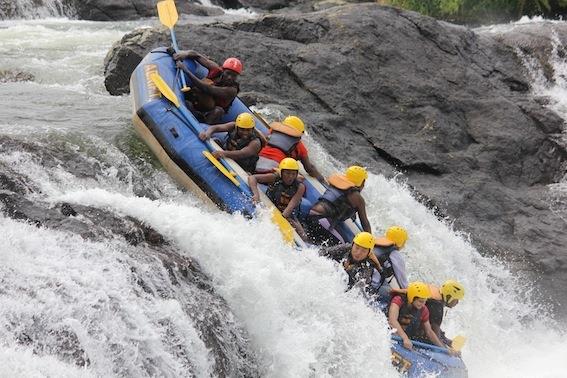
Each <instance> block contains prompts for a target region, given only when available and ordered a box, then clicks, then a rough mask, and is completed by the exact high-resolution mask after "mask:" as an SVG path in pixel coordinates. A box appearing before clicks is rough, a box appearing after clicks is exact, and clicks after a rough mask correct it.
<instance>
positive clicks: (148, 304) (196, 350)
mask: <svg viewBox="0 0 567 378" xmlns="http://www.w3.org/2000/svg"><path fill="white" fill-rule="evenodd" d="M134 25H135V23H133V24H124V23H120V24H118V23H88V22H76V21H68V20H48V21H45V20H44V21H34V22H31V21H30V22H16V21H10V22H5V23H0V53H2V54H4V56H6V57H7V58H6V59H4V60H2V61H1V63H0V69H21V70H24V71H28V72H31V73H32V74H34V75H35V76H36V81H34V82H29V83H9V84H4V85H2V86H1V87H0V134H2V135H6V134H10V135H13V134H16V135H17V136H18V137H20V138H24V137H25V138H26V139H29V140H32V141H34V142H38V141H40V142H41V141H43V142H42V143H45V144H46V147H49V146H52V145H51V144H50V143H51V141H52V140H53V139H61V140H63V141H65V143H64V144H65V145H66V146H68V148H71V149H76V150H77V151H81V152H83V151H84V153H87V154H89V152H90V153H91V154H90V155H89V156H90V159H93V160H95V161H98V162H99V163H100V165H101V166H102V167H103V169H102V171H101V172H102V173H101V174H98V175H97V176H96V177H95V178H94V179H93V178H84V177H78V176H75V175H74V174H72V173H70V172H68V171H66V170H65V169H64V168H63V167H61V166H59V167H58V166H53V167H45V166H44V165H43V164H42V161H41V159H39V158H37V157H34V155H33V154H31V155H30V154H29V153H26V152H5V151H0V162H1V163H4V164H7V165H9V166H10V167H11V168H12V169H14V170H16V171H17V172H19V173H20V174H22V175H24V176H26V177H29V180H31V181H32V182H33V183H34V184H35V185H37V186H38V187H39V188H40V189H41V194H40V195H37V194H36V195H31V196H30V199H32V200H38V199H42V200H46V201H51V202H53V203H55V202H56V201H60V200H65V201H68V202H72V203H79V204H83V205H92V206H98V207H103V208H108V209H111V210H113V211H116V212H118V213H120V214H123V215H130V216H133V217H135V218H138V219H140V220H141V221H143V222H145V223H146V224H148V225H150V226H152V227H154V228H155V229H156V230H157V231H159V232H160V233H162V234H163V235H164V236H165V237H166V238H167V239H168V240H170V241H171V242H172V243H173V244H174V246H175V247H176V248H178V249H179V251H180V252H181V253H183V254H185V255H187V256H190V257H192V258H194V259H196V260H197V261H198V262H199V263H200V264H201V266H202V268H203V270H204V271H205V273H206V274H207V275H208V276H209V277H211V279H212V280H213V283H214V286H215V288H216V290H217V291H218V292H219V293H220V294H221V295H222V296H223V297H224V298H225V300H226V301H227V302H228V304H229V306H230V307H231V309H232V310H233V312H234V314H235V315H236V317H237V318H238V319H239V321H240V322H241V323H242V324H243V326H244V328H245V329H246V330H247V332H248V334H249V336H250V339H251V340H250V341H251V343H252V345H253V348H254V350H255V352H256V353H257V354H258V357H259V363H260V365H261V371H262V375H264V376H270V377H288V376H317V377H318V376H336V377H338V376H341V377H342V376H360V377H363V376H378V375H379V376H384V377H388V376H396V375H397V374H396V373H395V372H394V371H393V369H392V368H391V367H390V359H389V337H388V330H387V327H386V321H385V319H384V317H383V316H382V315H380V314H376V313H374V312H372V311H371V310H369V309H368V308H367V307H366V306H365V305H364V303H363V301H362V299H361V298H359V297H358V296H357V295H356V293H345V292H344V288H345V283H344V279H345V277H344V274H343V273H342V272H341V269H340V268H339V267H337V266H336V265H335V264H333V263H331V262H329V261H327V260H325V259H323V258H320V257H318V256H317V255H316V253H315V251H311V250H308V251H303V252H297V251H294V250H292V249H290V248H287V247H285V246H283V245H282V244H281V243H280V241H279V235H278V232H277V231H276V230H275V228H274V227H273V226H272V225H271V224H270V223H269V222H268V221H266V219H259V220H256V221H253V222H249V221H246V220H245V219H243V218H242V217H240V216H238V215H228V214H224V213H219V212H208V211H204V210H203V209H201V208H200V205H199V203H198V202H197V201H196V200H195V199H194V198H192V197H191V196H189V195H187V194H183V193H181V192H180V191H179V190H177V189H176V188H175V186H174V185H173V183H172V182H171V180H169V179H168V178H167V176H166V175H165V174H163V172H159V171H158V172H155V171H154V172H152V173H151V174H150V175H149V176H147V177H146V178H145V179H147V180H148V183H147V185H148V186H149V189H148V190H149V191H150V192H151V193H152V196H151V197H152V198H154V199H150V198H142V197H139V196H138V195H137V191H136V190H135V185H134V184H133V181H136V180H139V178H136V177H134V178H133V179H130V178H129V174H128V172H132V173H131V174H130V176H136V168H135V167H137V166H138V162H137V161H136V160H137V159H140V158H141V156H143V155H139V154H137V153H131V151H130V150H128V149H126V151H125V149H123V148H121V141H122V139H124V137H123V135H124V134H126V135H130V134H129V130H130V129H131V126H130V121H129V118H130V105H129V98H127V97H118V98H112V97H110V96H108V95H106V94H105V92H104V89H103V87H102V59H103V57H104V54H105V53H106V51H107V49H108V48H109V47H110V45H111V43H112V42H113V41H114V40H116V39H119V38H120V37H121V35H122V34H123V33H124V32H125V31H127V30H130V29H131V27H132V26H134ZM136 25H140V24H136ZM47 67H48V68H47ZM30 98H32V99H33V103H32V104H30V101H29V99H30ZM85 98H86V99H87V100H88V101H84V100H85ZM46 136H48V137H46ZM125 139H127V140H129V141H130V143H132V142H131V139H132V138H125ZM308 142H309V147H310V149H311V151H317V159H316V163H317V164H319V165H321V166H322V167H323V171H325V172H326V173H330V172H332V171H334V170H335V169H337V167H344V164H346V163H348V162H336V161H334V160H333V158H332V157H331V156H330V155H329V154H328V153H327V152H325V151H324V149H323V148H322V147H321V146H318V145H316V144H315V143H313V142H312V140H311V139H310V138H308ZM119 147H120V148H119ZM92 150H95V151H96V153H93V152H92ZM124 151H125V152H126V155H125V154H124V153H123V152H124ZM130 164H131V165H132V166H133V167H130ZM113 167H114V169H113ZM121 172H126V173H121ZM363 193H364V195H365V197H366V198H367V202H368V204H369V213H370V214H371V216H370V220H371V222H372V225H373V227H374V229H375V230H376V233H379V232H383V231H384V230H385V229H386V228H387V227H388V226H390V225H392V224H399V225H402V226H404V227H406V228H407V229H408V231H409V233H410V240H409V242H408V244H407V247H406V248H405V249H404V254H405V255H406V257H407V261H408V270H409V273H410V278H411V279H420V280H425V281H429V282H432V283H441V282H442V281H443V280H445V279H447V278H455V279H459V280H461V281H462V282H463V283H464V284H465V285H466V288H467V294H466V298H465V300H464V301H462V303H460V304H459V305H458V306H457V307H456V308H455V309H453V310H450V311H449V312H448V315H447V316H446V320H445V322H444V328H445V329H446V331H447V333H448V334H449V335H450V336H454V335H456V334H464V335H465V336H467V338H468V341H467V344H466V346H465V349H464V351H463V357H464V360H465V362H466V364H467V366H468V368H469V373H470V376H471V377H518V376H525V377H563V376H566V375H567V361H566V360H565V358H564V356H565V353H566V352H567V350H566V349H567V348H566V346H565V342H564V341H562V340H564V337H565V329H564V328H561V327H562V326H559V325H556V324H555V323H554V322H553V321H552V320H551V318H550V317H549V316H547V315H546V314H545V311H544V310H543V309H541V308H539V307H538V305H537V304H536V301H535V300H533V299H532V296H535V295H537V293H532V292H531V290H530V284H529V282H524V281H523V280H522V277H518V276H514V275H513V274H511V273H510V272H509V270H508V269H507V268H506V267H505V266H504V265H503V264H501V263H499V262H498V260H496V259H491V258H486V257H483V256H481V255H480V254H479V253H478V252H477V251H476V250H475V249H474V248H473V247H472V246H471V245H470V244H469V243H468V242H467V238H466V236H464V235H460V234H458V233H456V232H454V231H453V230H452V229H451V226H450V224H448V223H446V222H442V221H440V220H438V219H437V218H436V217H435V216H434V215H433V214H432V213H431V211H429V210H427V209H426V208H424V207H423V206H422V205H421V204H419V203H418V202H417V201H416V200H415V199H414V198H413V197H412V196H411V194H410V192H409V191H408V190H407V188H406V187H405V186H404V185H403V183H399V182H397V181H395V180H387V179H386V178H384V177H383V176H380V175H371V176H370V178H369V180H368V184H367V186H366V188H365V190H364V192H363ZM0 232H1V233H2V234H3V235H4V236H5V237H4V238H3V239H2V241H1V242H0V254H1V256H2V262H3V263H2V264H0V282H2V286H0V334H1V335H3V336H2V337H0V376H73V377H75V376H111V375H120V374H122V375H129V376H143V375H147V374H148V373H147V372H148V370H144V369H142V367H141V366H139V365H137V362H139V361H140V360H142V357H147V356H153V355H155V356H158V357H159V363H158V364H157V365H156V370H157V371H156V372H155V375H158V376H176V375H178V376H179V375H182V373H180V370H179V366H178V362H177V361H176V360H175V358H173V357H172V356H171V353H170V352H169V351H168V350H166V349H167V348H166V347H164V345H162V344H161V343H160V341H159V338H160V336H159V335H160V328H159V326H158V325H156V321H157V319H160V318H162V317H168V318H170V319H172V321H174V322H175V324H176V325H177V326H178V327H179V329H180V331H179V334H182V335H184V337H185V338H186V340H187V343H188V344H189V346H188V348H190V349H191V350H192V353H193V354H194V355H195V356H196V360H195V362H194V363H195V364H197V367H198V368H199V371H201V372H202V375H203V376H207V375H208V373H210V369H211V367H210V366H209V365H208V362H207V361H208V360H207V353H208V352H207V351H206V348H204V346H203V345H202V344H201V343H200V342H199V339H198V337H196V336H195V334H194V329H193V327H192V326H191V321H190V319H188V318H187V317H185V316H184V314H183V313H182V312H180V311H179V303H178V302H176V301H168V302H160V301H158V300H156V299H152V298H147V297H144V296H138V295H134V292H135V290H136V288H135V286H133V285H132V283H131V282H130V281H129V277H130V271H129V267H130V266H131V265H137V264H141V263H140V262H135V261H132V258H131V254H132V253H135V249H134V248H133V247H131V246H128V245H126V244H125V243H124V242H123V241H121V240H114V239H112V240H108V242H106V243H100V242H89V241H85V240H83V239H82V238H79V237H76V236H72V235H70V234H67V233H65V232H59V231H53V230H47V229H38V228H36V227H34V226H31V225H27V224H24V223H21V222H17V221H14V220H11V219H7V218H5V217H0ZM6 285H8V290H6V289H5V287H6ZM18 292H21V293H23V294H21V295H18V294H17V293H18ZM30 293H33V294H34V296H32V295H31V294H30ZM24 294H25V295H24ZM22 298H26V301H22ZM100 298H103V299H104V298H115V299H116V303H118V304H119V308H118V309H116V310H115V311H114V312H112V311H110V312H108V311H101V312H100V313H98V312H96V311H94V310H92V308H91V306H92V303H93V302H95V303H96V300H97V299H100ZM36 318H37V319H39V321H41V320H43V321H44V322H45V323H46V324H50V325H51V326H52V327H53V325H59V326H60V327H61V328H62V329H65V327H74V328H73V330H74V331H76V333H77V334H78V335H83V336H84V339H81V340H79V342H80V343H81V346H82V347H83V348H84V349H85V351H86V352H88V353H87V354H88V357H89V359H90V365H88V366H87V367H86V368H84V369H81V368H78V367H76V366H75V365H74V364H73V363H72V362H70V361H64V360H61V359H56V358H54V357H52V356H51V355H50V353H49V348H46V349H45V350H44V351H43V352H40V353H38V352H37V351H36V353H33V352H34V351H33V348H32V347H28V346H26V345H22V344H21V343H19V342H18V341H17V340H14V339H13V338H12V337H10V335H11V334H12V333H10V332H8V331H7V329H8V328H9V327H13V326H14V324H16V325H17V324H18V321H20V322H21V321H25V322H32V321H34V319H36ZM85 321H87V323H85ZM89 321H90V322H91V326H92V327H95V328H96V329H97V330H98V332H95V333H94V334H95V335H97V337H87V336H86V335H85V333H81V332H80V330H81V329H82V328H83V327H86V325H85V324H89V323H88V322H89ZM132 323H133V324H135V325H136V326H135V327H132V326H131V325H132ZM129 324H130V326H129ZM184 326H185V328H183V327H184ZM108 339H111V340H112V341H113V342H111V343H109V342H108ZM46 343H49V338H48V337H46ZM114 344H117V345H120V346H121V349H120V350H121V353H122V356H123V357H124V361H125V365H126V366H125V367H124V370H122V371H116V370H112V369H113V368H115V367H116V366H117V365H119V362H117V361H120V360H118V359H117V357H116V355H113V353H112V352H113V349H112V348H111V347H110V346H109V345H114ZM137 357H139V358H140V360H137V359H136V358H137Z"/></svg>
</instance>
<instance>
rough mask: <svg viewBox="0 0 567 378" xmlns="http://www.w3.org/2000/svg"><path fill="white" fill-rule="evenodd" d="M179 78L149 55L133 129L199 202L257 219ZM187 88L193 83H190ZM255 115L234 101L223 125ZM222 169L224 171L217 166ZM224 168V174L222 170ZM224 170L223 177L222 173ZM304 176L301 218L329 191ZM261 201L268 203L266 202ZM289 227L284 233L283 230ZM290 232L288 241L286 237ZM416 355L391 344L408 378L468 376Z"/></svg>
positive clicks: (435, 358) (237, 173) (352, 230)
mask: <svg viewBox="0 0 567 378" xmlns="http://www.w3.org/2000/svg"><path fill="white" fill-rule="evenodd" d="M185 64H186V66H187V67H188V68H189V69H190V70H191V71H192V72H194V73H195V75H196V76H197V77H205V76H206V74H207V70H206V69H205V68H204V67H202V66H201V65H199V64H198V63H196V62H195V61H193V60H190V59H187V60H186V61H185ZM156 73H157V74H159V77H160V78H161V79H163V81H164V82H165V84H167V86H168V87H169V88H170V89H171V90H172V93H173V94H174V96H175V97H177V99H180V106H179V107H177V106H176V105H174V104H173V103H172V101H171V100H168V99H167V98H166V97H165V96H164V95H163V94H162V93H161V92H160V90H159V89H158V87H157V86H156V82H155V74H156ZM179 81H180V80H179V73H178V71H177V69H176V67H175V63H174V61H173V59H172V58H171V56H170V55H169V54H168V53H167V51H166V48H158V49H155V50H153V51H152V52H151V53H149V54H148V55H147V56H146V57H145V58H144V59H143V60H142V62H141V63H140V64H139V65H138V66H137V67H136V69H135V70H134V72H133V74H132V76H131V79H130V91H131V94H132V97H133V118H132V121H133V124H134V128H135V130H136V132H137V133H138V134H139V135H140V137H141V138H142V139H143V140H144V142H145V143H146V144H147V145H148V146H149V147H150V149H151V150H152V152H153V153H154V155H155V156H156V157H157V158H158V159H159V161H160V162H161V164H162V165H163V166H164V168H165V169H166V170H167V171H168V173H169V174H170V175H171V176H172V177H173V178H174V179H175V180H176V181H178V182H179V183H180V184H181V185H182V186H183V187H185V188H186V189H187V190H189V191H190V192H192V193H193V194H195V195H196V196H198V197H199V198H201V199H202V200H203V201H204V203H205V204H209V205H215V206H217V207H220V208H221V209H223V210H225V211H228V212H231V213H233V212H239V213H242V214H244V215H245V216H249V217H253V216H254V215H255V212H256V207H255V205H254V204H253V202H252V200H251V191H250V188H249V187H248V185H247V174H246V173H245V172H244V171H243V170H242V169H241V168H240V167H239V166H238V165H237V164H236V163H235V162H234V161H232V160H230V159H222V161H221V162H216V164H217V166H215V165H214V164H213V162H212V161H211V159H210V156H207V155H208V153H209V152H211V150H214V149H219V147H218V146H217V145H216V144H215V143H214V142H212V143H211V142H203V141H201V140H200V139H199V138H198V133H199V132H200V131H202V130H206V128H207V126H208V125H206V124H202V123H200V122H199V121H198V120H197V119H196V118H195V117H194V116H193V115H192V114H191V113H190V112H189V110H188V109H187V108H186V107H185V105H184V102H183V100H182V99H183V98H184V96H183V93H182V91H181V86H180V83H179ZM187 82H188V85H189V86H191V82H190V81H189V80H188V81H187ZM243 112H247V113H251V114H253V112H252V111H251V110H250V109H249V108H248V107H246V105H244V104H243V103H242V102H241V101H240V99H238V98H236V99H235V100H234V102H233V103H232V105H231V107H230V110H229V112H228V113H227V114H226V115H225V116H224V119H223V120H222V121H223V122H229V121H233V120H235V119H236V117H237V116H238V114H240V113H243ZM255 119H256V128H257V130H259V131H261V132H263V133H265V134H267V132H268V128H267V127H266V125H265V124H264V123H263V122H262V121H261V120H260V119H259V118H258V117H255ZM219 164H220V165H222V167H219ZM219 168H221V169H219ZM223 170H224V173H223ZM302 173H303V175H304V176H305V177H306V179H305V182H304V184H305V186H306V193H305V196H304V199H303V201H302V203H301V211H300V213H301V214H303V215H305V214H306V213H307V211H308V210H309V209H310V208H311V206H312V204H313V203H315V202H316V201H317V200H318V198H319V197H320V196H321V194H322V193H323V192H324V191H325V188H324V187H323V185H322V184H321V183H319V182H318V181H317V180H315V179H313V178H312V177H310V176H308V175H307V174H306V173H305V172H302ZM263 201H268V202H269V200H267V199H266V198H264V199H263ZM268 206H271V208H272V209H273V210H274V214H275V215H274V217H273V219H274V221H275V222H276V224H279V225H280V228H281V229H282V233H283V234H284V239H287V240H288V241H292V242H295V244H296V245H297V246H299V247H301V246H304V245H305V243H304V242H303V241H302V240H301V238H300V237H299V236H298V235H297V233H295V231H293V229H292V228H291V226H289V224H287V226H285V225H284V226H282V224H283V223H287V221H285V220H283V217H282V216H281V214H280V215H279V218H278V216H277V214H279V212H278V211H277V209H275V207H274V206H273V204H271V203H269V204H268ZM284 228H285V230H284ZM335 229H336V231H338V232H339V233H340V235H341V236H342V238H343V239H344V240H345V241H351V240H352V239H353V237H354V235H355V234H356V233H358V232H359V231H360V230H361V228H360V227H359V226H358V224H357V223H356V222H354V221H352V220H347V221H345V222H343V223H340V224H339V225H337V226H336V228H335ZM286 233H287V236H286ZM415 345H416V347H415V348H414V350H413V351H409V350H407V349H405V348H404V347H403V346H402V345H401V344H400V343H398V342H397V341H396V340H393V343H392V359H393V362H394V364H395V365H396V366H397V367H398V369H400V371H403V372H405V373H406V374H407V375H408V376H409V377H421V376H424V375H428V374H432V375H436V376H442V377H466V376H467V371H466V367H465V365H464V363H463V361H462V360H461V359H460V358H456V357H451V356H449V355H448V354H446V353H444V352H443V350H441V349H440V348H438V349H436V348H437V347H435V346H432V345H428V344H423V345H420V344H419V343H416V344H415Z"/></svg>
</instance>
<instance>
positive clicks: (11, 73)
mask: <svg viewBox="0 0 567 378" xmlns="http://www.w3.org/2000/svg"><path fill="white" fill-rule="evenodd" d="M34 79H35V77H34V76H33V75H32V74H31V73H29V72H24V71H18V70H0V84H1V83H9V82H17V81H33V80H34Z"/></svg>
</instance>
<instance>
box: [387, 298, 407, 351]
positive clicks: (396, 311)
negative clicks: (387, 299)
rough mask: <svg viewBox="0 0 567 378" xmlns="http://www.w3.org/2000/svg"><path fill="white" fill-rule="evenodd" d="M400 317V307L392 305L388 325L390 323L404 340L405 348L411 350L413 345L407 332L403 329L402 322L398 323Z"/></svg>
mask: <svg viewBox="0 0 567 378" xmlns="http://www.w3.org/2000/svg"><path fill="white" fill-rule="evenodd" d="M399 315H400V307H399V306H398V305H397V304H395V303H391V304H390V309H389V310H388V323H390V327H392V328H393V329H395V330H396V333H397V334H398V335H399V336H400V337H401V338H402V341H403V343H404V347H406V348H407V349H410V350H411V348H412V346H413V344H412V342H411V340H410V339H409V337H408V335H407V334H406V332H405V331H404V329H403V328H402V325H401V324H400V322H398V316H399Z"/></svg>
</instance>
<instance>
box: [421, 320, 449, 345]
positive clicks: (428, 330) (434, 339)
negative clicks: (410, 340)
mask: <svg viewBox="0 0 567 378" xmlns="http://www.w3.org/2000/svg"><path fill="white" fill-rule="evenodd" d="M423 329H425V333H426V334H427V337H428V338H429V340H430V341H431V342H432V343H433V344H435V345H437V346H439V347H441V348H445V344H443V343H442V342H441V340H439V337H437V335H436V334H435V332H433V329H432V328H431V323H429V320H428V321H426V322H424V323H423Z"/></svg>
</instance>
